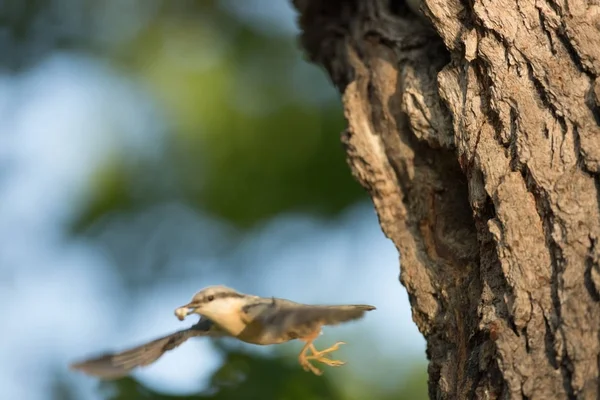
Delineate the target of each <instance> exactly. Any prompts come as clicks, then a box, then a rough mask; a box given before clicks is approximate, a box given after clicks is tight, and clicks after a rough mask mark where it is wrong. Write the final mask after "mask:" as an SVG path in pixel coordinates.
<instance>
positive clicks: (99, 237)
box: [0, 0, 426, 400]
mask: <svg viewBox="0 0 600 400" xmlns="http://www.w3.org/2000/svg"><path fill="white" fill-rule="evenodd" d="M297 34H298V31H297V27H296V15H295V12H294V10H293V9H292V7H291V6H290V4H289V2H288V1H286V0H221V1H217V0H214V1H211V0H200V1H191V0H170V1H169V0H164V1H163V0H105V1H94V0H0V317H1V320H2V322H1V324H2V329H1V330H0V332H1V335H2V336H1V339H2V340H0V392H1V394H0V397H1V398H3V399H11V400H30V399H31V400H37V399H44V400H46V399H60V400H71V399H73V400H87V399H122V400H126V399H182V400H183V399H266V400H269V399H282V400H283V399H286V400H295V399H340V400H361V399H373V400H387V399H423V398H426V373H425V371H426V364H425V356H424V351H425V344H424V341H423V339H422V337H421V336H420V334H419V333H418V331H417V329H416V327H415V325H414V324H413V322H412V320H411V315H410V307H409V304H408V299H407V295H406V292H405V291H404V288H403V287H402V286H401V285H400V284H399V282H398V274H399V271H398V255H397V252H396V250H395V248H394V247H393V245H392V243H391V242H390V241H388V240H387V239H386V238H385V237H384V236H383V234H382V232H381V230H380V228H379V225H378V222H377V217H376V215H375V212H374V210H373V207H372V205H371V203H370V201H369V198H368V197H367V196H366V194H365V192H364V191H363V190H362V188H360V186H359V185H358V184H357V183H356V182H355V181H354V180H353V179H352V177H351V175H350V171H349V168H348V167H347V165H346V163H345V159H344V153H343V150H342V147H341V145H340V141H339V133H340V131H341V130H342V129H343V128H344V121H343V116H342V110H341V106H340V101H339V97H338V95H337V93H336V92H335V91H334V89H333V88H332V86H331V85H330V83H329V82H328V80H327V78H326V75H325V74H324V73H323V71H321V70H320V69H319V68H317V67H316V66H314V65H311V64H309V63H307V62H306V61H305V60H304V59H303V55H302V52H301V51H300V49H299V48H298V44H297ZM212 284H225V285H228V286H232V287H235V288H236V289H238V290H240V291H244V292H249V293H254V294H259V295H264V296H279V297H287V298H291V299H293V300H296V301H300V302H308V303H345V302H348V303H368V304H373V305H375V306H377V311H375V312H372V313H370V314H369V315H367V317H366V318H365V319H363V320H362V321H360V322H357V323H353V324H348V325H346V326H342V327H334V328H328V329H326V330H325V334H324V335H323V336H322V337H321V338H320V339H319V340H318V341H317V347H328V346H329V345H331V344H333V342H335V341H337V340H343V341H346V342H348V345H346V346H344V347H342V349H340V350H339V351H338V353H337V354H336V357H337V358H341V359H343V360H346V361H347V362H348V364H347V365H346V366H344V367H343V368H339V369H332V368H328V369H327V370H326V373H325V375H323V376H322V377H315V376H313V375H311V374H308V373H306V372H304V371H303V370H302V369H301V368H300V367H299V366H298V364H297V354H298V351H299V349H300V347H301V344H300V343H294V342H290V343H287V344H284V345H279V346H270V347H259V346H251V345H244V344H240V343H236V342H235V341H232V340H227V339H225V340H219V341H214V342H211V341H209V340H202V339H196V340H192V341H190V342H188V343H186V344H184V345H183V346H182V347H180V348H178V349H177V350H176V351H172V352H170V353H168V354H166V355H165V356H164V357H163V358H161V359H160V360H159V361H158V362H157V363H156V364H154V365H152V366H150V367H148V368H145V369H143V370H139V371H136V372H135V373H134V374H133V375H132V376H131V377H130V378H126V379H122V380H119V381H115V382H104V383H102V382H99V381H98V380H96V379H93V378H89V377H87V376H83V375H80V374H77V373H73V372H71V371H69V370H68V364H69V363H70V362H71V361H73V360H78V359H81V358H82V357H86V356H89V355H95V354H97V353H101V352H104V351H107V350H121V349H124V348H126V347H129V346H131V345H136V344H139V343H141V342H144V341H146V340H149V339H153V338H155V337H156V336H159V335H163V334H166V333H168V332H171V331H175V330H178V329H181V328H182V327H183V325H185V326H186V327H187V326H188V325H189V324H190V323H191V321H187V320H186V321H185V322H184V323H181V322H179V321H177V319H176V318H175V317H174V316H173V310H174V309H175V308H176V307H178V306H180V305H182V304H184V303H187V301H188V300H189V299H190V298H191V296H192V295H193V294H194V293H195V292H196V291H197V290H199V289H200V288H202V287H204V286H208V285H212ZM325 368H327V367H325Z"/></svg>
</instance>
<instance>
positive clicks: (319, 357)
mask: <svg viewBox="0 0 600 400" xmlns="http://www.w3.org/2000/svg"><path fill="white" fill-rule="evenodd" d="M313 340H314V339H310V340H309V341H307V342H306V344H305V345H304V347H303V348H302V351H301V352H300V355H299V356H298V361H299V362H300V365H301V366H302V368H304V370H305V371H310V372H312V373H313V374H315V375H323V371H321V370H320V369H318V368H317V367H315V366H314V365H312V363H311V362H310V361H309V360H314V361H318V362H320V363H323V364H325V365H329V366H330V367H339V366H342V365H344V364H345V362H343V361H339V360H332V359H330V358H327V357H325V355H326V354H329V353H331V352H334V351H336V350H337V349H339V348H340V346H341V345H343V344H345V343H344V342H337V343H335V344H334V345H333V346H331V347H329V348H327V349H325V350H321V351H318V350H317V349H316V348H315V346H314V345H313V343H312V342H313ZM308 349H310V351H311V352H312V355H310V356H307V355H306V351H307V350H308Z"/></svg>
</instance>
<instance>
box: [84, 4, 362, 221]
mask: <svg viewBox="0 0 600 400" xmlns="http://www.w3.org/2000/svg"><path fill="white" fill-rule="evenodd" d="M189 4H190V5H194V7H191V8H190V9H187V8H185V7H165V8H164V9H163V10H162V11H161V13H160V14H157V15H156V16H155V18H153V19H152V20H150V21H148V22H147V24H145V25H144V26H143V28H142V29H140V31H139V32H138V34H137V35H135V36H133V37H132V38H131V39H130V40H129V41H127V42H123V43H119V46H118V47H117V48H115V49H113V50H114V52H112V53H111V60H112V62H113V63H114V65H116V66H117V67H118V68H121V69H124V70H125V71H127V73H129V74H133V76H135V77H136V79H138V80H141V81H142V82H144V85H145V86H146V87H147V88H149V90H150V91H151V93H153V94H154V96H155V98H156V99H157V101H158V104H159V107H160V108H161V109H162V112H163V113H164V114H165V116H166V118H167V120H168V121H169V127H170V128H169V129H170V130H171V132H170V135H169V136H168V140H169V145H168V150H169V155H170V162H171V164H172V166H173V170H174V173H173V174H172V175H171V179H172V181H173V182H176V183H177V189H176V190H175V191H176V192H177V193H179V195H180V196H182V197H183V199H184V200H186V201H188V202H190V203H192V204H195V205H197V206H198V207H200V208H202V209H204V210H206V211H208V212H210V213H212V214H214V215H215V216H217V217H220V218H223V219H224V220H226V221H228V222H230V223H232V224H233V225H235V226H238V227H241V228H251V227H253V226H254V225H255V224H257V223H260V222H261V221H264V220H266V219H269V218H272V217H274V216H276V215H279V214H280V213H282V212H309V213H314V214H317V215H321V216H324V217H331V216H335V215H337V214H338V213H340V212H342V211H344V210H345V208H346V207H347V206H349V205H351V204H354V203H355V202H356V201H359V200H364V199H365V198H366V197H365V195H364V192H363V191H362V189H361V188H360V186H359V185H358V184H357V183H356V182H355V181H354V180H353V178H352V176H351V174H350V173H349V169H348V167H347V165H346V163H345V159H344V152H343V149H342V146H341V144H340V139H339V132H341V131H342V129H343V128H344V120H343V117H342V110H341V107H340V104H339V101H338V99H337V95H336V94H335V93H334V90H333V88H332V87H330V85H329V84H328V83H327V80H326V78H325V76H324V74H323V73H322V72H321V71H319V70H317V69H316V67H311V66H308V65H306V64H302V63H303V62H302V61H301V52H300V50H299V49H298V46H297V44H296V41H295V38H294V36H284V37H278V36H267V35H265V34H264V33H261V32H258V31H256V30H254V29H251V27H248V26H244V25H242V24H241V23H240V20H239V19H238V18H236V17H234V16H232V15H231V13H229V12H226V11H224V10H223V9H222V8H220V7H217V6H215V3H214V2H189ZM303 69H304V72H303ZM311 69H312V72H310V71H311ZM307 71H309V72H307ZM302 74H305V75H306V76H307V77H309V78H310V79H311V80H310V81H308V82H303V81H302V80H301V79H302V76H301V75H302ZM149 169H150V168H149ZM135 172H136V174H144V173H145V172H144V169H143V168H139V170H138V171H135ZM136 174H130V175H131V176H134V177H135V176H136ZM125 175H126V174H124V173H121V174H120V176H125ZM112 177H113V179H112V180H110V181H107V180H103V181H101V183H103V184H106V183H107V182H108V183H112V185H104V186H103V190H102V192H101V193H102V195H101V196H98V197H97V198H96V200H95V202H94V203H92V204H90V207H89V209H88V210H87V212H85V213H84V214H83V215H82V217H81V220H80V221H78V222H77V226H78V227H85V226H87V225H89V224H91V223H93V221H94V220H95V219H96V218H97V217H98V216H101V215H103V214H105V213H106V212H108V211H110V210H113V209H122V208H124V207H127V206H131V205H132V203H135V199H133V198H132V196H128V195H127V193H128V191H131V190H135V188H134V186H135V185H136V181H137V180H136V179H135V178H133V179H130V180H124V179H119V175H112ZM145 192H146V193H147V195H148V196H151V195H152V194H154V195H158V194H157V193H152V191H151V189H150V190H146V191H145ZM144 200H145V201H148V198H146V199H144Z"/></svg>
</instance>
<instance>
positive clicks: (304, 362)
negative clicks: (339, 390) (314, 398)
mask: <svg viewBox="0 0 600 400" xmlns="http://www.w3.org/2000/svg"><path fill="white" fill-rule="evenodd" d="M313 340H314V338H312V339H309V340H307V341H306V344H305V345H304V347H303V348H302V350H301V351H300V355H299V356H298V362H299V363H300V365H301V366H302V368H304V370H305V371H307V372H308V371H310V372H312V373H313V374H315V375H323V371H321V370H320V369H319V368H317V367H315V366H314V365H312V364H311V363H310V362H309V361H308V357H307V356H306V351H307V350H308V349H309V348H310V347H311V346H312V341H313ZM312 347H313V348H314V346H312ZM309 357H312V356H309Z"/></svg>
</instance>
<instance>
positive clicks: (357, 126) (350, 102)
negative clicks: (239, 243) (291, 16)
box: [293, 0, 600, 399]
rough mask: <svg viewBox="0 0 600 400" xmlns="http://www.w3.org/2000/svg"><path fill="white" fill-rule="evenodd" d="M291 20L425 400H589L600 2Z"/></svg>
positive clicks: (458, 3)
mask: <svg viewBox="0 0 600 400" xmlns="http://www.w3.org/2000/svg"><path fill="white" fill-rule="evenodd" d="M293 2H294V5H295V6H296V8H297V9H298V11H299V13H300V17H299V24H300V27H301V29H302V35H301V44H302V46H303V47H304V49H305V50H306V52H307V53H308V55H309V57H310V59H311V60H312V61H313V62H315V63H318V64H320V65H322V66H324V67H325V69H326V70H327V72H328V73H329V75H330V77H331V79H332V81H333V82H334V84H335V85H336V86H337V88H338V89H339V91H340V92H341V94H342V99H343V104H344V108H345V115H346V118H347V121H348V129H347V130H346V131H345V132H344V133H343V135H342V140H343V142H344V143H345V145H346V151H347V154H348V161H349V164H350V167H351V169H352V172H353V173H354V175H355V176H356V178H357V179H358V180H359V181H360V182H361V183H362V184H363V185H364V186H365V187H366V188H367V189H368V191H369V192H370V194H371V196H372V198H373V202H374V204H375V207H376V210H377V213H378V215H379V219H380V223H381V226H382V229H383V231H384V233H385V234H386V235H387V236H388V237H389V238H390V239H391V240H392V241H393V242H394V243H395V245H396V247H397V248H398V250H399V252H400V256H401V274H400V280H401V282H402V284H404V285H405V286H406V289H407V290H408V293H409V296H410V301H411V305H412V313H413V319H414V321H415V322H416V324H417V325H418V327H419V329H420V330H421V332H422V333H423V335H424V336H425V338H426V339H427V356H428V358H429V360H430V363H429V395H430V397H431V398H439V399H457V398H458V399H462V398H484V399H496V398H501V399H505V398H524V399H550V398H561V399H595V398H599V397H600V379H599V377H598V374H599V363H600V294H599V292H600V268H599V262H600V244H599V243H598V240H599V236H600V213H599V199H600V197H599V190H600V178H599V177H600V129H599V123H600V108H599V105H598V104H599V99H600V83H599V82H598V81H597V80H596V77H597V76H598V75H599V74H600V5H599V3H598V2H597V0H588V1H587V2H586V1H582V0H570V1H568V0H495V1H492V0H469V1H468V0H445V1H441V0H423V3H422V4H418V3H417V1H410V3H405V1H404V0H395V1H394V0H391V1H390V0H385V1H384V0H293ZM419 6H420V10H421V11H419V9H418V7H419Z"/></svg>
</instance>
